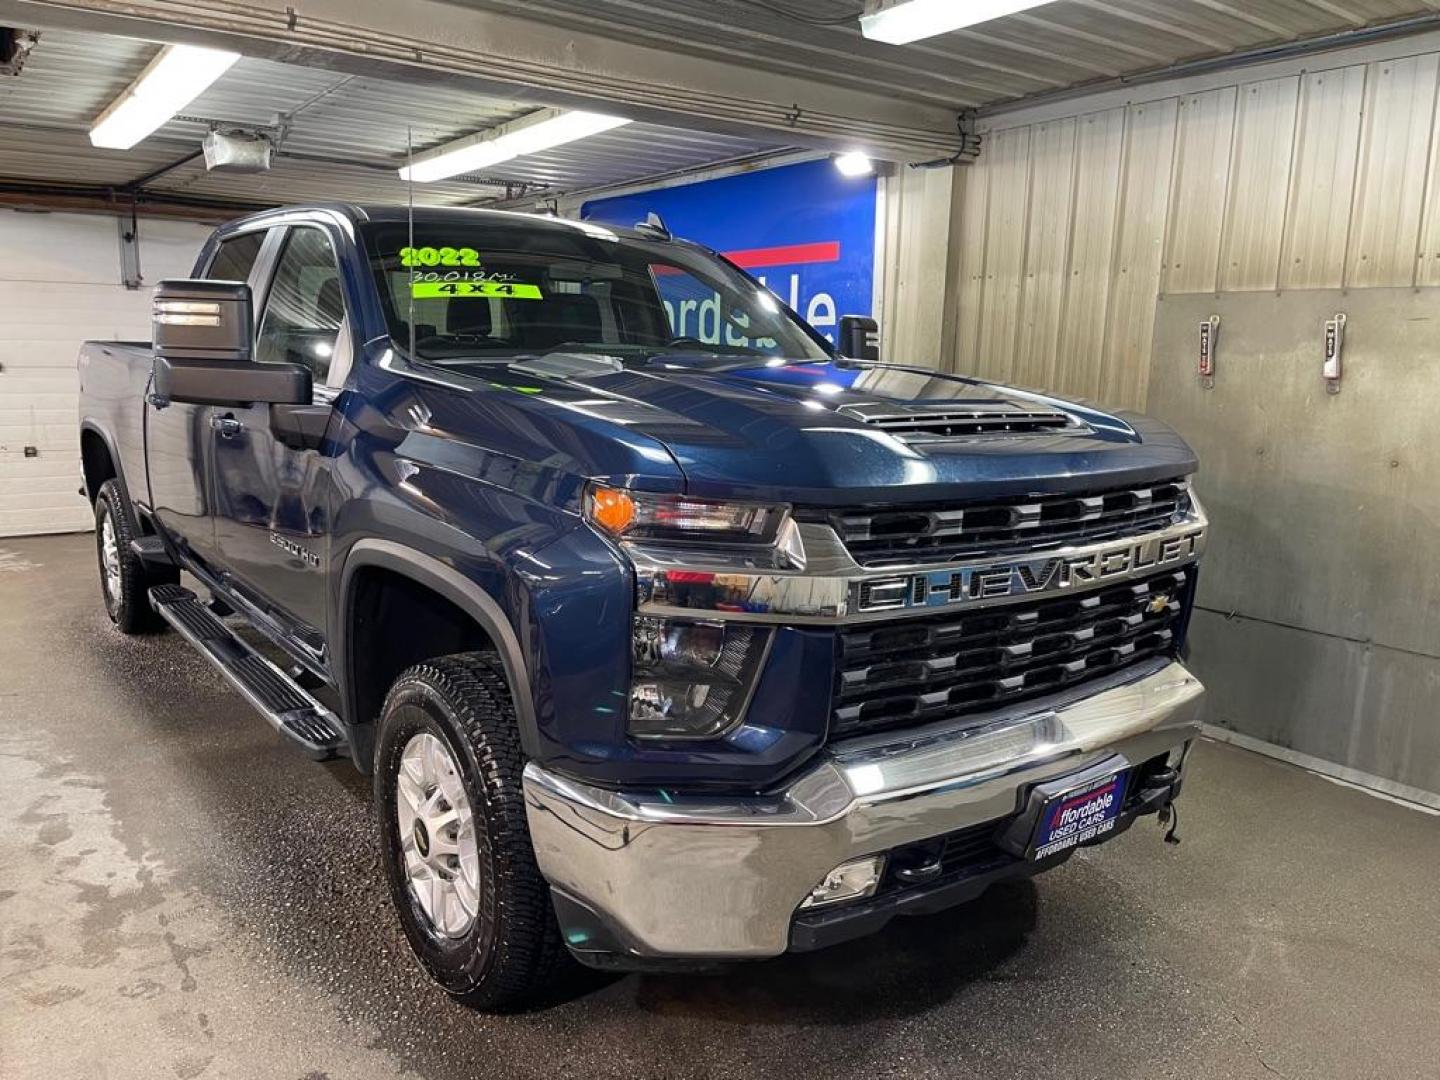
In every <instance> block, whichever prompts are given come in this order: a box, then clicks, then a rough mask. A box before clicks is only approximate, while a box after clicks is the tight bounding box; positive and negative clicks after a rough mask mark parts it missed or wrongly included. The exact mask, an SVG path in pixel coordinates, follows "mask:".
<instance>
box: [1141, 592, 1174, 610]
mask: <svg viewBox="0 0 1440 1080" xmlns="http://www.w3.org/2000/svg"><path fill="white" fill-rule="evenodd" d="M1169 606H1170V595H1169V594H1168V593H1161V594H1160V595H1159V596H1152V597H1151V598H1150V603H1149V604H1148V605H1146V610H1148V611H1149V612H1150V614H1151V615H1159V614H1160V612H1162V611H1164V610H1165V609H1166V608H1168V607H1169Z"/></svg>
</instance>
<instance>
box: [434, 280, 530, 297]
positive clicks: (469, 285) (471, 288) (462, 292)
mask: <svg viewBox="0 0 1440 1080" xmlns="http://www.w3.org/2000/svg"><path fill="white" fill-rule="evenodd" d="M410 295H411V296H413V297H414V298H415V299H416V300H447V299H450V298H451V297H460V296H480V297H487V298H489V297H494V298H497V299H501V300H543V299H544V297H543V296H542V295H541V293H540V286H538V285H527V284H525V283H524V282H520V281H417V282H414V283H413V284H412V285H411V286H410Z"/></svg>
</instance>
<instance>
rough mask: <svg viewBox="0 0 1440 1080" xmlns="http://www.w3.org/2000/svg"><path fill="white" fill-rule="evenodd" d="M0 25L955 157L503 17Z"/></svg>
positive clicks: (97, 18) (931, 111)
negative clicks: (196, 47) (198, 47)
mask: <svg viewBox="0 0 1440 1080" xmlns="http://www.w3.org/2000/svg"><path fill="white" fill-rule="evenodd" d="M0 21H4V22H14V23H18V24H20V25H27V26H39V27H42V28H44V27H56V28H67V29H77V30H90V31H95V32H99V33H112V34H124V35H129V36H132V37H144V38H151V39H154V40H157V41H167V42H170V41H182V42H192V43H195V44H202V45H203V44H208V45H211V46H220V47H227V48H231V49H236V50H238V51H240V52H243V53H245V54H246V55H249V56H262V57H266V58H268V59H273V60H281V61H287V62H290V63H300V64H306V65H310V66H314V67H320V68H330V69H334V70H338V71H345V72H351V73H355V74H363V75H373V76H378V77H383V78H389V79H402V80H410V81H421V82H426V83H431V84H439V85H445V84H449V85H455V86H464V87H466V88H467V89H469V90H472V91H475V90H478V91H480V92H484V93H493V94H495V95H497V96H501V97H505V98H508V99H511V100H517V99H519V100H527V101H531V100H533V101H534V102H536V103H537V104H542V105H553V106H560V107H570V108H590V109H599V110H601V111H608V112H613V113H616V114H618V115H622V116H628V117H631V118H633V119H636V120H646V121H650V122H652V123H659V124H667V125H670V126H673V127H682V128H698V129H701V130H708V131H713V132H717V133H725V134H734V135H742V136H748V137H750V138H756V139H764V140H766V141H771V142H783V143H786V144H790V145H797V146H808V147H814V148H817V149H822V150H834V149H842V148H855V149H862V150H865V151H866V152H868V153H870V154H871V155H872V156H875V157H878V158H883V159H887V160H892V161H911V160H917V159H931V158H936V157H941V156H947V155H949V154H952V153H955V152H956V151H957V150H958V149H959V148H960V138H959V134H958V116H957V114H956V112H955V111H954V110H951V109H947V108H943V107H940V106H934V105H926V104H924V103H921V102H916V101H914V100H904V99H897V98H896V97H895V96H893V95H887V94H883V93H879V92H873V91H868V90H864V89H857V88H855V87H851V86H845V85H842V84H840V83H839V82H837V81H833V80H827V79H826V77H825V73H824V71H811V72H808V73H805V74H803V75H800V74H793V75H792V74H779V73H776V72H773V71H768V70H764V69H762V68H760V67H758V66H754V65H747V64H746V63H745V59H744V57H743V55H741V56H735V57H732V58H729V59H709V58H697V57H694V56H685V55H682V54H680V53H677V52H673V51H670V50H667V49H665V48H663V47H661V46H658V45H652V44H645V43H641V42H633V41H618V40H612V39H607V38H600V37H597V36H594V35H585V36H577V35H576V34H575V32H574V31H573V29H567V28H564V27H559V26H554V25H550V24H548V23H544V22H541V21H539V20H535V19H529V18H525V17H523V16H521V15H516V14H512V13H508V12H497V11H488V10H475V9H473V8H464V7H459V6H456V5H453V4H448V3H444V2H441V0H411V2H408V3H405V4H394V3H390V2H388V0H289V2H288V3H287V0H0Z"/></svg>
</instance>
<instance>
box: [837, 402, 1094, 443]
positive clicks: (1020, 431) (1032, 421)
mask: <svg viewBox="0 0 1440 1080" xmlns="http://www.w3.org/2000/svg"><path fill="white" fill-rule="evenodd" d="M835 411H836V412H838V413H840V414H841V415H843V416H848V417H850V418H851V419H852V420H859V421H860V422H861V423H863V424H868V425H870V426H871V427H875V428H879V429H880V430H882V431H887V432H889V433H891V434H892V435H918V436H928V437H930V438H936V439H958V438H974V437H976V436H984V435H1054V434H1078V433H1080V432H1084V431H1087V430H1089V429H1088V428H1087V427H1086V426H1085V425H1084V424H1082V423H1081V422H1080V421H1079V420H1077V419H1075V417H1073V416H1071V415H1070V414H1069V413H1064V412H1060V411H1059V410H1058V409H1046V408H1034V407H1022V406H1019V405H1012V404H1010V403H1009V402H998V401H997V402H990V401H987V402H973V403H972V402H964V401H953V402H946V403H945V404H943V405H911V406H906V405H899V406H897V405H895V404H894V403H892V402H885V403H879V402H876V403H866V404H857V405H842V406H840V408H838V409H836V410H835Z"/></svg>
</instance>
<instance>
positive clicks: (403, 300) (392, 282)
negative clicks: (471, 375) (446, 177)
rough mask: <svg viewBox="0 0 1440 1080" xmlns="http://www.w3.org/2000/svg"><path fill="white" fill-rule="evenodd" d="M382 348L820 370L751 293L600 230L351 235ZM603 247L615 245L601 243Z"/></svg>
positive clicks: (709, 262)
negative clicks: (707, 358)
mask: <svg viewBox="0 0 1440 1080" xmlns="http://www.w3.org/2000/svg"><path fill="white" fill-rule="evenodd" d="M364 233H365V239H366V244H367V247H368V248H369V251H370V264H371V269H372V272H373V273H374V275H375V283H376V285H377V287H378V288H379V291H380V299H381V302H382V304H383V305H384V308H385V317H386V320H387V321H388V323H389V326H390V334H391V336H392V337H393V338H394V340H395V344H396V345H397V346H398V347H399V348H402V349H406V350H408V349H409V347H410V328H411V323H412V322H413V323H414V328H415V352H416V354H417V358H419V359H422V360H426V361H429V362H431V363H441V364H443V363H445V362H446V361H456V362H467V363H473V362H474V361H475V360H476V359H484V358H487V357H494V358H497V359H507V360H508V359H512V358H514V357H516V356H524V355H535V354H539V353H546V352H555V351H577V352H605V353H612V354H618V355H621V356H624V355H626V354H628V353H653V352H660V351H666V350H673V351H677V352H681V351H683V352H705V353H719V354H724V355H734V356H741V357H743V356H783V357H786V358H787V359H790V360H827V359H829V355H828V353H827V351H826V349H825V347H824V346H823V344H822V343H821V342H820V341H818V340H817V339H816V338H815V337H814V336H813V335H812V333H811V332H810V331H809V330H808V328H806V327H805V326H804V324H803V323H801V322H800V320H799V319H798V318H797V317H796V316H794V315H793V314H791V313H790V312H789V311H787V310H786V309H785V307H784V306H783V305H782V304H781V303H780V302H779V301H778V300H776V299H775V297H774V295H773V294H771V293H770V292H769V291H768V290H767V289H765V288H764V287H763V286H761V285H759V284H757V283H756V282H754V281H753V280H751V279H750V278H749V277H747V276H746V275H745V274H743V273H741V272H740V271H738V270H736V269H734V268H733V267H731V266H729V265H728V264H726V263H724V262H722V261H721V260H719V259H716V258H714V257H713V256H711V255H708V254H706V253H705V252H703V251H700V250H697V249H696V248H693V247H690V246H689V245H686V244H681V243H675V242H672V241H664V240H632V239H626V238H619V237H614V234H613V233H609V232H608V230H605V229H591V230H582V229H579V228H576V229H569V228H554V227H544V228H536V227H532V226H526V225H521V224H510V223H509V222H503V223H499V224H496V223H494V222H491V221H483V220H482V221H476V222H474V223H469V222H462V223H455V224H451V223H443V224H440V223H434V222H418V221H417V222H416V223H415V232H414V237H413V239H412V238H411V236H410V229H409V226H408V225H406V224H405V223H404V222H389V223H377V224H372V225H369V226H366V227H365V229H364ZM612 237H614V238H612Z"/></svg>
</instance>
